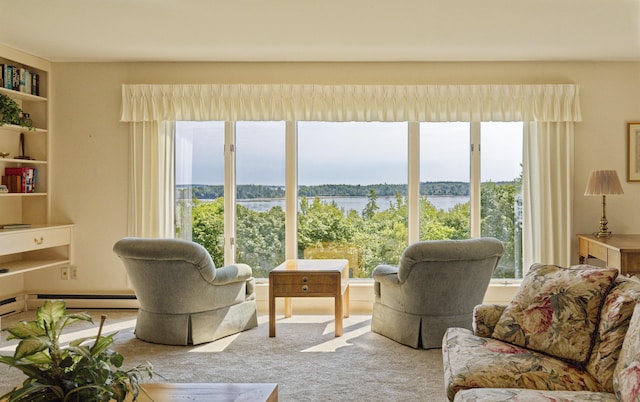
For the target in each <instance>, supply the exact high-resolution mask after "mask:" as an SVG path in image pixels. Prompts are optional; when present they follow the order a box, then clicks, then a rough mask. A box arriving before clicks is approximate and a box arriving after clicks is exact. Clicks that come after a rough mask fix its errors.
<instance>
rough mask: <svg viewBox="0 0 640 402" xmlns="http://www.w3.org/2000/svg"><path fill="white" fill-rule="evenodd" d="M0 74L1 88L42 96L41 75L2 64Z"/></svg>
mask: <svg viewBox="0 0 640 402" xmlns="http://www.w3.org/2000/svg"><path fill="white" fill-rule="evenodd" d="M0 72H1V73H2V74H0V87H2V88H6V89H12V90H14V91H20V92H25V93H28V94H31V95H38V96H39V95H40V74H38V73H35V72H33V71H30V70H28V69H26V68H23V67H16V66H10V65H7V64H0Z"/></svg>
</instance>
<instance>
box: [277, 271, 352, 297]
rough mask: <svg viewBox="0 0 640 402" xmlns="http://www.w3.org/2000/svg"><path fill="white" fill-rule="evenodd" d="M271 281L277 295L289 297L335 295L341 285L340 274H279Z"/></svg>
mask: <svg viewBox="0 0 640 402" xmlns="http://www.w3.org/2000/svg"><path fill="white" fill-rule="evenodd" d="M269 281H270V282H271V283H272V286H273V291H274V292H275V294H276V295H279V294H286V295H289V296H294V295H295V296H305V295H319V294H322V295H335V293H336V288H337V287H338V286H339V284H340V283H341V276H340V274H336V275H327V274H313V273H305V274H304V275H301V274H297V273H296V274H278V275H271V276H270V277H269Z"/></svg>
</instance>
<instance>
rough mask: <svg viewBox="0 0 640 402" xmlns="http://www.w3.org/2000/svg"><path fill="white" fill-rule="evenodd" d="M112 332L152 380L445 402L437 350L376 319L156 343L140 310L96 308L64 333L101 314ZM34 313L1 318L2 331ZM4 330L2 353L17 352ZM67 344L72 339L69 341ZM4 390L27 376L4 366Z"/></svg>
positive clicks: (299, 397)
mask: <svg viewBox="0 0 640 402" xmlns="http://www.w3.org/2000/svg"><path fill="white" fill-rule="evenodd" d="M101 313H106V314H107V316H108V318H107V327H108V328H107V331H109V332H113V331H116V330H117V331H119V332H118V334H117V335H116V342H115V343H114V344H113V346H112V348H113V349H114V350H117V351H118V352H120V353H122V354H123V355H124V357H125V361H124V367H125V368H130V367H133V366H135V365H137V364H139V363H143V362H145V361H149V362H151V363H152V364H153V366H154V369H155V371H156V372H157V373H158V374H160V375H161V376H162V377H164V378H160V377H158V376H154V378H153V379H152V380H150V381H152V382H183V383H184V382H264V383H277V384H278V389H279V400H280V401H445V400H446V397H445V393H444V379H443V371H442V358H441V351H440V350H439V349H434V350H415V349H412V348H409V347H406V346H403V345H400V344H398V343H396V342H394V341H391V340H389V339H387V338H385V337H383V336H381V335H378V334H374V333H372V332H371V317H370V316H363V315H355V316H351V317H350V318H347V319H345V321H344V335H343V336H342V337H338V338H336V337H335V336H334V334H333V317H332V316H328V315H327V316H315V315H314V316H310V315H298V316H295V315H294V316H293V317H292V318H288V319H284V318H283V317H278V318H279V319H278V321H277V327H276V337H275V338H269V336H268V334H269V331H268V318H267V316H261V317H259V326H258V327H257V328H254V329H252V330H249V331H246V332H243V333H241V334H238V335H232V336H230V337H227V338H224V339H221V340H218V341H216V342H212V343H209V344H204V345H199V346H188V347H184V346H183V347H177V346H165V345H155V344H150V343H146V342H142V341H140V340H138V339H136V338H135V336H134V334H133V329H134V326H135V311H133V310H112V311H106V312H104V311H90V314H91V316H92V317H93V319H94V322H95V323H96V325H94V326H91V325H90V324H87V323H78V324H74V326H73V327H71V328H70V329H69V330H67V331H65V334H69V335H70V336H73V337H80V336H88V335H91V334H93V335H95V333H96V332H97V324H98V322H99V321H100V314H101ZM32 317H33V312H27V313H20V314H17V315H14V316H9V317H3V318H2V328H6V326H7V325H9V324H10V323H12V322H15V321H16V320H22V319H27V320H29V319H32ZM6 336H7V333H6V332H3V334H2V339H1V341H0V354H2V355H11V354H13V350H12V345H15V344H16V343H17V342H16V341H15V340H14V341H9V342H8V341H6ZM67 341H68V339H67ZM0 378H1V380H0V394H3V393H5V392H7V391H8V390H10V389H11V388H12V387H14V386H16V385H19V384H20V383H21V381H22V380H23V378H24V377H23V376H22V374H21V373H20V372H19V371H18V370H16V369H12V368H7V366H5V365H2V366H0Z"/></svg>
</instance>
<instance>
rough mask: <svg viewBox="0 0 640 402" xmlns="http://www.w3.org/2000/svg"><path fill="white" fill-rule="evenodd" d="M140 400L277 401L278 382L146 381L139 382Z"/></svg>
mask: <svg viewBox="0 0 640 402" xmlns="http://www.w3.org/2000/svg"><path fill="white" fill-rule="evenodd" d="M140 386H141V387H142V388H144V390H145V391H146V392H147V394H148V395H147V394H145V393H144V392H143V391H142V390H141V391H140V394H139V395H138V401H141V402H150V401H154V402H181V401H196V402H198V401H200V402H210V401H217V402H218V401H220V402H233V401H243V402H249V401H251V402H254V401H256V402H258V401H259V402H278V384H234V383H229V384H212V383H184V384H176V383H147V384H140Z"/></svg>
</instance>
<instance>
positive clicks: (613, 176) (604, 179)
mask: <svg viewBox="0 0 640 402" xmlns="http://www.w3.org/2000/svg"><path fill="white" fill-rule="evenodd" d="M623 193H624V192H623V191H622V185H620V180H618V173H616V171H615V170H594V171H593V172H591V176H589V182H588V183H587V188H586V189H585V190H584V195H601V196H602V217H601V218H600V231H599V232H594V233H593V235H594V236H596V237H598V238H600V237H611V232H610V231H609V230H608V229H607V224H608V222H607V213H606V205H607V201H606V197H607V195H616V194H623Z"/></svg>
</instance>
